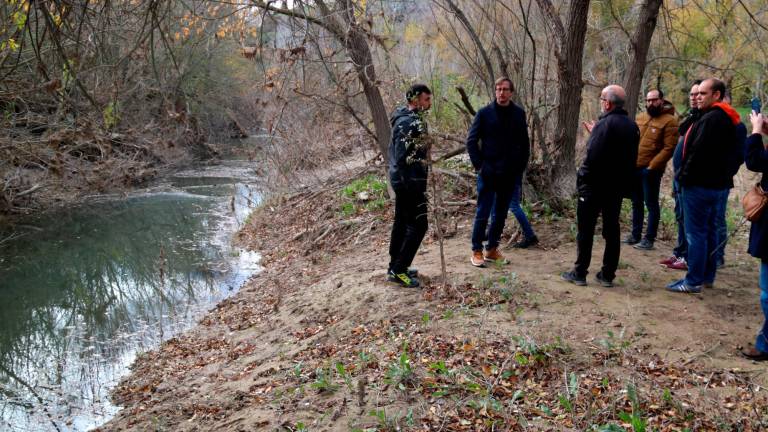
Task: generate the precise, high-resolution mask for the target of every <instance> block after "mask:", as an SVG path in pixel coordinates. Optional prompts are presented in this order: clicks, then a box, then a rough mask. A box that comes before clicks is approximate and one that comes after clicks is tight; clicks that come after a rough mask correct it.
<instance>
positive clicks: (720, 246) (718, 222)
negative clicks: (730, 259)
mask: <svg viewBox="0 0 768 432" xmlns="http://www.w3.org/2000/svg"><path fill="white" fill-rule="evenodd" d="M728 192H729V193H730V189H729V190H728ZM727 210H728V193H726V194H725V195H723V196H722V197H721V200H720V202H719V203H718V204H717V215H716V217H715V227H716V229H717V249H716V250H715V264H717V265H720V264H723V263H725V245H726V244H728V223H727V222H726V221H725V213H726V211H727Z"/></svg>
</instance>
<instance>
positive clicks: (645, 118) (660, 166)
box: [625, 90, 678, 250]
mask: <svg viewBox="0 0 768 432" xmlns="http://www.w3.org/2000/svg"><path fill="white" fill-rule="evenodd" d="M636 121H637V126H638V127H639V128H640V146H639V148H638V151H637V170H636V171H635V187H634V189H633V194H632V234H630V235H629V237H627V239H626V240H625V243H627V244H631V245H634V247H635V249H640V250H651V249H653V242H654V241H655V240H656V232H657V231H658V229H659V220H660V219H661V212H660V209H659V188H660V187H661V177H662V176H663V175H664V169H665V168H666V166H667V161H669V159H670V158H672V153H673V152H674V151H675V145H676V144H677V133H678V130H677V129H678V124H677V117H676V116H675V107H674V106H673V105H672V103H670V102H668V101H665V100H664V94H663V93H662V92H661V90H651V91H649V92H648V95H647V96H646V97H645V112H644V113H642V114H640V115H638V116H637V119H636ZM644 207H647V208H648V226H647V227H646V231H645V237H641V235H642V232H643V219H644Z"/></svg>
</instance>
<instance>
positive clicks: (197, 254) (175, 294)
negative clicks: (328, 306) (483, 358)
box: [0, 161, 259, 431]
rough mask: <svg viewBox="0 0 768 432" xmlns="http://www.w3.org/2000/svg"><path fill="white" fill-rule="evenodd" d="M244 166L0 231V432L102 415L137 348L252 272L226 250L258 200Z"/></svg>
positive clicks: (170, 331) (75, 423)
mask: <svg viewBox="0 0 768 432" xmlns="http://www.w3.org/2000/svg"><path fill="white" fill-rule="evenodd" d="M253 168H254V166H253V163H250V162H245V161H223V162H221V163H218V164H217V165H215V166H207V167H200V168H196V169H191V170H188V171H185V172H180V173H177V174H175V175H174V176H173V177H170V178H168V179H165V180H164V181H162V182H161V183H159V184H156V185H154V186H153V187H151V188H149V189H147V190H144V191H140V192H135V193H132V194H130V195H129V196H120V197H114V196H112V197H98V198H94V199H91V200H88V202H87V203H85V204H82V205H78V206H76V207H72V208H67V209H63V210H57V211H54V212H50V213H46V214H42V215H40V216H37V217H35V218H33V219H30V218H27V219H25V221H24V225H17V226H15V227H13V229H5V230H4V231H0V430H8V431H48V430H51V431H56V430H61V431H83V430H88V429H91V428H93V427H95V426H98V425H99V424H102V423H104V422H105V421H107V420H108V419H109V418H111V417H112V416H113V415H114V414H115V412H116V411H117V409H118V408H117V407H115V406H114V405H112V404H111V403H110V401H109V391H110V389H111V388H113V387H114V386H115V385H116V384H117V382H118V381H119V379H120V377H122V376H124V375H125V374H126V373H127V372H128V366H129V365H130V364H131V363H132V361H133V360H134V359H135V358H136V355H137V354H138V353H141V352H144V351H147V350H150V349H152V348H155V347H157V346H158V344H159V343H160V342H161V341H163V340H165V339H168V338H169V337H172V336H174V335H175V334H178V333H179V332H181V331H183V330H184V329H187V328H189V327H191V326H192V325H193V324H194V323H195V322H197V321H198V320H199V319H200V318H201V316H202V315H203V314H204V312H205V311H206V310H208V309H210V308H211V307H212V306H213V305H215V304H216V303H217V302H218V301H220V300H221V299H223V298H225V297H227V296H229V295H231V294H232V293H233V292H235V291H236V290H237V289H238V288H239V287H240V286H241V285H242V284H243V282H245V281H246V280H247V279H248V278H249V277H250V276H252V275H253V274H254V273H255V272H257V271H258V270H259V267H258V260H259V257H258V255H257V254H255V253H253V252H248V251H244V250H239V249H237V248H234V247H232V246H231V238H232V235H233V234H234V233H235V232H236V230H237V229H238V228H239V227H240V226H242V224H243V223H244V222H245V220H246V219H247V215H248V214H249V213H250V210H251V208H252V207H253V206H254V205H256V204H257V203H258V201H259V194H258V193H256V189H255V187H254V186H253V184H254V183H255V180H256V179H255V173H254V171H253Z"/></svg>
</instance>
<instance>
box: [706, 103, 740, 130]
mask: <svg viewBox="0 0 768 432" xmlns="http://www.w3.org/2000/svg"><path fill="white" fill-rule="evenodd" d="M712 108H720V109H721V110H722V111H723V112H724V113H726V114H727V115H728V117H729V118H730V119H731V122H732V123H733V124H734V125H737V124H739V123H741V116H740V115H739V113H737V112H736V110H735V109H733V107H732V106H730V105H728V104H727V103H725V102H715V103H713V104H712Z"/></svg>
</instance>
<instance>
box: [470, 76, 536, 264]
mask: <svg viewBox="0 0 768 432" xmlns="http://www.w3.org/2000/svg"><path fill="white" fill-rule="evenodd" d="M495 92H496V98H495V100H494V101H493V102H491V103H490V104H488V105H487V106H485V107H483V108H481V109H480V111H478V112H477V115H476V116H475V119H474V121H473V122H472V126H471V127H470V129H469V134H468V135H467V153H469V158H470V160H471V161H472V166H474V168H475V171H477V212H476V214H475V222H474V225H473V227H472V257H471V262H472V265H473V266H475V267H484V266H485V262H486V261H488V262H496V263H502V264H504V263H506V262H507V261H506V260H505V259H504V257H503V256H502V254H501V253H500V252H499V250H498V247H499V240H500V238H501V233H502V231H503V230H504V222H505V221H506V218H507V208H508V207H509V203H510V201H511V200H512V197H513V194H514V193H515V191H516V190H517V189H516V187H518V188H519V185H520V184H521V181H522V176H523V172H524V171H525V168H526V167H527V166H528V158H529V157H530V153H531V149H530V143H529V140H528V125H527V124H526V121H525V111H523V109H522V108H520V107H519V106H517V105H515V104H514V103H513V102H512V94H513V92H514V87H513V86H512V81H511V80H510V79H509V78H506V77H503V78H499V79H498V80H496V84H495ZM491 210H493V215H492V217H491V221H490V227H488V218H489V216H491ZM525 222H526V223H527V220H526V221H525ZM521 225H523V224H522V223H521ZM486 230H487V231H486ZM531 234H532V232H531ZM526 235H528V233H527V234H526ZM534 237H535V236H534ZM486 240H487V243H486V245H485V254H483V242H484V241H486Z"/></svg>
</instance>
